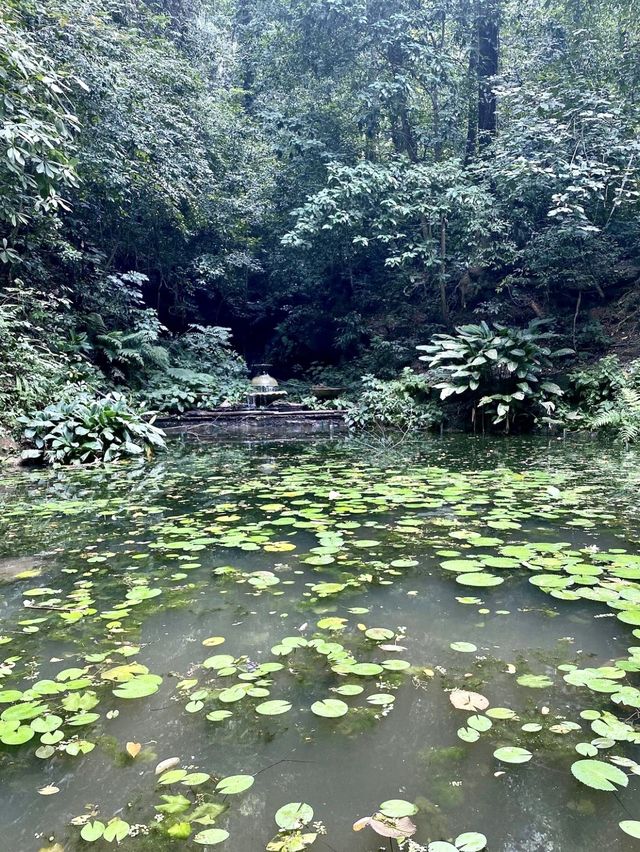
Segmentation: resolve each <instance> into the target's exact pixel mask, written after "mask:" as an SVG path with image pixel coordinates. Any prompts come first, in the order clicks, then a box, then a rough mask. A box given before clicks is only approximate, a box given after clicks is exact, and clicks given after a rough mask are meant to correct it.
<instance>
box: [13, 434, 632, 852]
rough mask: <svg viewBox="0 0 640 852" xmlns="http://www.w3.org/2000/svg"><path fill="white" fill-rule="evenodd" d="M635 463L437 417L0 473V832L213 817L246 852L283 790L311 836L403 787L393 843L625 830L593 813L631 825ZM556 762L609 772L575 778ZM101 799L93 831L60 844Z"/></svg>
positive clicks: (345, 842)
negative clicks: (414, 444) (425, 436)
mask: <svg viewBox="0 0 640 852" xmlns="http://www.w3.org/2000/svg"><path fill="white" fill-rule="evenodd" d="M639 462H640V455H638V454H637V453H633V452H625V451H622V450H620V449H616V448H606V447H604V448H603V447H602V446H600V445H595V444H588V443H587V444H583V443H580V444H567V443H565V442H562V441H557V440H553V441H551V442H548V441H546V440H540V439H537V440H534V439H527V440H524V439H522V440H520V439H511V440H493V441H481V440H474V439H470V438H460V437H453V438H445V439H444V440H437V439H429V440H428V441H427V442H425V443H424V445H422V446H421V447H420V448H419V449H414V450H411V451H409V450H406V449H405V450H403V451H402V452H400V453H396V454H391V455H386V456H384V455H380V454H378V453H377V452H376V450H375V448H373V447H368V446H366V445H363V444H360V445H350V444H349V443H343V442H333V443H313V444H303V443H297V444H288V445H278V444H275V443H274V444H262V445H254V446H238V445H235V446H233V445H229V446H224V445H220V444H217V445H214V444H209V445H198V446H191V447H189V446H182V445H180V444H174V445H173V446H172V447H171V448H170V450H169V452H168V453H167V454H166V455H165V456H164V457H162V458H161V459H160V460H158V461H157V462H155V463H153V464H151V465H149V466H138V467H131V466H129V467H122V466H120V467H113V468H111V469H109V470H106V471H105V470H88V471H86V470H84V471H83V470H71V471H53V472H49V471H47V472H42V471H32V472H20V473H13V472H10V473H7V474H5V476H4V479H3V480H2V481H0V506H1V508H2V513H1V515H0V578H2V579H1V580H0V588H1V591H2V598H1V606H0V637H2V638H0V642H2V643H3V644H1V645H0V651H1V652H2V653H0V660H2V659H4V662H0V675H1V677H2V680H1V682H0V702H1V703H0V710H1V711H2V713H0V739H2V741H3V742H4V743H5V744H4V745H0V761H1V766H2V770H1V771H2V775H1V778H2V796H1V797H0V849H1V850H2V852H5V850H6V851H7V852H9V850H11V852H32V850H35V851H37V850H40V849H47V848H54V849H55V850H56V852H60V850H66V852H68V851H69V850H76V849H82V848H85V849H90V848H93V849H96V850H105V849H113V848H125V849H127V850H128V849H131V850H136V849H140V850H146V849H151V848H153V849H154V850H165V849H167V850H173V849H175V850H189V849H207V848H209V849H213V848H214V847H213V846H212V845H208V846H207V845H206V844H205V843H201V842H199V841H198V840H196V838H198V836H199V835H200V840H202V838H203V835H202V834H201V832H203V831H207V830H211V829H217V830H220V831H221V833H220V834H217V835H216V837H217V838H219V837H223V836H226V835H225V832H228V834H229V836H228V839H226V840H224V841H223V842H221V843H220V845H219V846H216V848H219V849H221V850H224V849H228V850H233V852H258V850H263V849H265V847H266V845H267V844H268V843H269V841H270V840H272V838H274V836H275V835H276V834H277V832H278V826H277V825H276V823H275V821H274V815H275V813H276V811H278V809H279V808H281V807H282V806H283V805H285V804H287V803H289V802H304V803H307V804H308V805H309V806H311V808H313V812H314V814H313V818H312V819H311V820H310V821H309V822H308V824H307V827H306V828H305V829H304V831H305V832H307V833H317V834H318V836H317V838H316V840H315V843H314V845H313V846H312V848H313V849H318V850H322V849H324V850H327V849H328V850H334V852H347V850H348V852H365V850H376V849H379V848H383V849H387V850H388V849H390V848H391V845H390V843H392V841H390V840H386V839H384V838H382V837H379V836H377V835H376V834H375V833H374V832H373V830H372V829H371V828H370V827H367V828H365V829H364V830H362V831H360V832H358V833H356V832H354V831H353V829H352V825H353V823H354V822H355V821H356V820H357V819H358V818H361V817H365V816H368V815H372V814H373V813H374V812H376V811H377V809H378V807H379V806H380V805H381V803H382V802H385V801H387V800H390V799H401V800H406V801H408V802H410V803H415V804H416V805H417V807H418V811H417V813H416V814H415V815H414V816H412V817H411V820H412V821H413V822H414V823H415V826H416V831H415V834H414V835H413V838H412V842H413V843H414V844H415V845H414V846H413V847H411V848H413V849H415V850H418V849H421V848H425V849H426V848H427V847H428V845H429V843H430V842H434V841H438V840H449V841H451V840H452V839H455V838H456V837H457V836H458V835H460V834H461V833H463V832H469V831H473V832H480V833H482V834H484V835H485V836H486V838H487V848H488V849H489V850H492V851H493V852H498V850H499V851H500V852H534V850H535V852H538V850H554V852H575V850H585V852H590V850H594V852H595V850H601V849H605V848H614V847H615V848H616V849H621V850H627V849H635V848H638V847H639V846H640V841H638V840H634V839H632V838H631V837H630V836H628V835H627V834H625V833H624V832H623V831H622V830H621V829H620V827H619V825H618V824H619V822H620V821H623V820H634V819H639V818H640V796H639V791H640V778H638V777H636V776H637V774H640V766H639V765H638V764H636V763H635V760H636V759H638V754H637V751H638V746H637V744H636V740H638V741H640V738H639V737H638V736H637V734H636V733H635V728H634V722H635V720H636V717H637V715H638V709H637V708H638V707H640V692H637V689H636V687H637V686H638V681H639V678H638V674H637V671H638V670H640V647H639V648H635V645H636V643H637V644H638V645H640V642H638V641H637V638H636V636H635V635H634V634H635V632H636V631H637V630H638V627H636V625H640V603H639V601H640V584H639V583H638V579H639V578H640V555H639V554H640V547H639V545H638V540H639V533H640V528H639V527H638V500H637V494H638V486H639V485H640V466H639ZM17 559H19V561H18V562H16V560H17ZM469 578H471V579H469ZM531 580H533V582H531ZM490 584H491V585H490ZM639 635H640V634H639ZM222 640H224V641H222ZM283 640H284V641H283ZM309 643H311V644H309ZM458 643H463V644H458ZM452 645H453V646H454V647H451V646H452ZM223 655H224V656H223ZM636 655H638V656H636ZM271 664H275V665H271ZM366 664H370V665H366ZM594 669H598V671H597V672H595V671H594ZM585 670H586V671H585ZM527 675H533V676H535V677H534V678H533V679H531V678H527ZM345 685H347V687H348V688H347V689H346V690H345V689H344V687H345ZM350 687H356V689H351V688H350ZM336 689H338V690H339V691H338V692H336V691H335V690H336ZM454 689H458V690H464V691H466V692H472V693H476V694H477V695H479V696H481V697H483V698H484V699H486V701H485V702H484V704H483V705H482V706H481V707H479V708H478V710H477V712H469V711H467V710H464V709H457V708H456V707H454V706H453V703H452V701H451V694H452V690H454ZM349 693H353V694H349ZM458 695H459V693H458ZM454 696H455V693H454ZM325 699H332V700H334V701H339V702H343V704H337V705H335V704H334V705H330V706H331V707H332V708H334V709H335V708H338V710H337V712H339V713H341V714H342V715H339V716H336V717H335V718H325V717H323V716H319V715H317V714H316V712H314V711H312V709H311V708H312V705H313V706H314V707H315V709H316V710H318V704H316V702H323V701H324V700H325ZM271 701H277V702H281V703H280V704H279V705H268V704H267V702H271ZM487 701H488V707H487V706H486V703H487ZM343 705H344V706H343ZM323 706H327V705H321V706H320V708H319V709H320V712H323V710H322V707H323ZM274 708H275V709H278V710H282V711H283V712H280V713H278V714H277V715H266V714H265V711H266V712H267V713H268V711H270V710H272V709H274ZM496 708H504V710H503V711H500V710H498V711H497V712H496ZM221 711H222V712H221ZM584 711H587V713H586V718H585V717H584V716H581V713H583V712H584ZM588 711H592V712H591V713H589V712H588ZM607 714H609V715H607ZM611 714H612V715H611ZM504 716H506V717H508V718H501V717H504ZM478 719H480V721H478ZM616 719H617V720H622V723H620V722H616V721H615V720H616ZM489 725H490V727H489ZM523 725H524V726H527V727H528V728H529V730H527V729H525V730H523V728H522V726H523ZM23 739H24V742H23V743H22V744H18V743H19V742H20V741H21V740H23ZM16 741H18V743H17V742H16ZM127 743H134V744H139V745H140V746H141V748H140V751H139V753H138V754H137V756H135V757H130V756H129V755H128V754H127V751H126V744H127ZM580 744H582V745H580ZM577 745H578V747H579V749H581V750H582V753H579V752H578V751H576V746H577ZM503 747H517V748H522V749H526V750H527V752H529V753H530V754H531V756H530V757H527V758H526V762H523V763H519V764H513V763H509V762H504V761H501V760H500V759H498V758H496V757H495V756H494V752H495V751H496V750H497V749H499V748H503ZM132 748H133V750H134V751H135V748H136V746H133V747H132ZM170 758H178V759H179V760H180V763H179V764H178V765H177V766H176V767H175V769H176V770H178V772H177V774H176V775H174V776H173V778H175V780H174V781H173V782H172V776H167V775H163V774H158V775H157V774H156V773H155V769H156V766H157V764H158V763H159V762H160V761H164V760H167V759H170ZM585 759H590V760H596V761H598V762H600V763H601V764H603V765H606V767H612V768H615V769H616V770H617V772H618V773H619V774H620V775H622V780H621V779H620V777H619V776H617V777H616V783H615V784H613V786H614V789H613V790H611V791H606V792H605V791H598V790H594V789H591V788H590V787H589V786H587V785H585V784H584V783H581V782H580V781H579V780H577V779H576V778H574V776H573V775H572V765H575V764H576V762H577V761H580V760H585ZM179 770H184V772H186V773H187V775H186V778H185V777H184V772H182V773H181V772H180V771H179ZM194 773H198V774H195V775H194ZM236 775H248V776H251V778H249V779H248V780H246V781H245V782H244V783H245V784H249V785H250V786H249V787H247V789H245V790H244V791H243V792H240V793H237V794H233V795H224V794H223V791H221V790H218V791H216V789H215V788H216V786H217V784H218V782H219V781H220V779H222V778H225V777H227V776H236ZM205 776H206V777H205ZM165 781H168V782H172V783H164V782H165ZM185 781H186V782H187V783H185ZM39 791H42V792H39ZM47 793H49V795H47ZM163 796H169V797H172V798H170V799H169V800H167V799H163ZM167 804H168V805H169V808H165V812H162V811H158V810H156V808H157V807H159V806H160V807H162V806H164V805H167ZM172 808H173V809H175V810H176V813H174V814H170V813H166V810H167V809H169V810H170V809H172ZM116 816H117V817H118V818H119V819H121V820H123V821H125V822H126V823H127V824H128V825H129V826H130V827H131V828H130V833H129V834H128V835H127V836H125V837H124V838H123V839H122V840H121V841H120V844H119V847H117V843H116V841H115V840H114V841H113V842H111V843H107V842H106V841H105V840H104V838H102V839H99V840H97V841H95V842H89V841H87V840H83V839H82V838H81V831H82V830H83V822H86V821H87V820H88V821H90V822H93V821H95V820H98V821H99V822H101V823H102V824H103V825H106V824H108V822H109V820H111V819H112V818H113V817H116ZM124 830H125V831H126V828H125V829H124ZM171 833H173V835H174V836H173V837H172V836H170V834H171ZM176 835H185V836H176ZM186 835H188V836H186ZM204 838H205V839H206V835H205V836H204ZM279 842H281V843H283V844H286V843H290V846H288V847H287V846H286V845H283V846H282V847H281V848H282V850H283V852H285V850H286V849H287V848H289V849H291V850H293V849H295V848H296V846H295V844H294V840H293V835H292V834H291V833H289V834H287V833H284V834H281V835H280V837H279ZM55 844H58V846H56V845H55ZM393 848H394V849H395V848H397V846H396V844H395V841H393ZM403 848H409V846H408V845H407V844H406V843H405V845H404V847H403ZM436 848H437V847H436Z"/></svg>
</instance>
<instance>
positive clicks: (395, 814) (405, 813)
mask: <svg viewBox="0 0 640 852" xmlns="http://www.w3.org/2000/svg"><path fill="white" fill-rule="evenodd" d="M378 810H379V811H380V813H381V814H384V815H385V816H386V817H389V818H390V819H400V818H401V817H409V816H413V815H414V814H417V813H418V808H417V806H416V805H414V804H412V802H407V801H405V800H404V799H388V800H387V801H386V802H383V803H382V804H381V805H380V807H379V809H378Z"/></svg>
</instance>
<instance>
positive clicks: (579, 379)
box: [565, 355, 627, 413]
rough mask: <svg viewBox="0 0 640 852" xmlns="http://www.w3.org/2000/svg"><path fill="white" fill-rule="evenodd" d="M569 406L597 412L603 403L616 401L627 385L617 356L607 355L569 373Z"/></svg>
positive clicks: (567, 394)
mask: <svg viewBox="0 0 640 852" xmlns="http://www.w3.org/2000/svg"><path fill="white" fill-rule="evenodd" d="M568 378H569V387H568V389H567V393H566V400H565V401H566V402H567V404H568V405H570V406H572V407H574V408H577V409H579V410H580V411H582V412H584V413H587V412H591V413H593V412H595V411H596V410H597V409H598V407H599V406H600V405H602V403H604V402H607V401H611V400H613V399H615V398H616V397H617V396H618V394H619V393H620V391H621V390H622V388H623V387H624V386H625V385H626V383H627V378H626V376H625V373H624V371H623V368H622V364H621V363H620V361H619V359H618V356H617V355H606V356H605V357H604V358H601V359H600V360H599V361H597V362H596V363H595V364H592V365H591V366H589V367H584V368H582V369H580V370H573V371H572V372H571V373H569V377H568Z"/></svg>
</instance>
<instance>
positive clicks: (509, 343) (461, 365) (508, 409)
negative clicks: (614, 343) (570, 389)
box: [417, 320, 573, 431]
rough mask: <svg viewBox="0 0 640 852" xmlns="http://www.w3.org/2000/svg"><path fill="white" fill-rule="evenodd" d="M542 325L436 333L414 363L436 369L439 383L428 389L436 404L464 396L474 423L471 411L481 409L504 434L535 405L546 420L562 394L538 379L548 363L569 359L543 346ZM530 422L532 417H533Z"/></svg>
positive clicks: (547, 335) (469, 327)
mask: <svg viewBox="0 0 640 852" xmlns="http://www.w3.org/2000/svg"><path fill="white" fill-rule="evenodd" d="M547 322H548V321H547V320H534V321H533V322H530V323H529V325H528V326H527V327H526V328H524V329H519V328H510V327H508V326H504V325H499V324H498V323H495V324H493V326H492V327H491V326H489V325H488V324H487V323H486V322H481V323H480V324H479V325H463V326H459V327H458V328H456V334H455V335H451V334H436V335H434V337H433V339H432V342H431V343H430V344H428V345H426V346H418V347H417V348H418V349H420V350H422V351H424V352H426V353H427V354H426V355H421V356H420V360H422V361H426V362H427V363H428V365H429V368H430V369H431V370H437V371H438V373H439V374H440V377H441V380H440V381H437V382H436V383H435V385H434V387H436V388H438V389H439V390H440V399H442V400H444V399H447V398H448V397H450V396H453V395H454V394H456V395H458V396H460V395H462V394H465V395H466V398H467V399H468V400H469V402H470V404H471V412H472V419H473V421H474V422H475V419H476V415H477V410H478V409H479V408H486V409H487V410H488V411H489V412H490V413H491V414H492V416H493V421H492V422H493V423H494V424H497V423H505V426H506V429H507V431H508V430H509V426H510V423H512V422H513V420H514V418H515V416H516V414H517V413H519V412H522V411H523V410H526V411H527V413H533V411H534V407H535V406H539V407H540V408H542V410H543V411H544V413H545V414H546V415H547V416H549V415H551V413H552V412H553V411H554V409H555V406H556V403H557V400H558V399H559V397H560V396H561V395H562V393H563V392H562V389H561V388H560V387H558V385H557V384H555V383H554V382H550V381H544V380H542V377H543V374H544V373H545V372H546V371H548V370H550V369H551V368H552V367H553V359H554V358H556V357H560V356H562V355H569V354H572V352H573V350H571V349H559V350H557V351H555V352H553V351H552V350H551V349H550V348H549V347H548V346H547V345H546V344H547V342H548V341H549V340H551V339H552V338H554V337H556V335H555V334H554V333H553V332H550V331H544V330H543V329H544V328H545V326H546V323H547ZM534 419H535V415H534Z"/></svg>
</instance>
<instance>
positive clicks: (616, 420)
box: [561, 355, 640, 444]
mask: <svg viewBox="0 0 640 852" xmlns="http://www.w3.org/2000/svg"><path fill="white" fill-rule="evenodd" d="M569 380H570V386H569V391H568V393H567V402H568V403H569V405H568V406H567V408H565V410H564V411H563V412H562V417H561V419H562V422H563V424H564V426H565V427H566V428H569V429H571V428H575V429H588V430H590V431H594V432H605V433H607V434H610V435H613V436H615V437H617V438H620V439H621V440H622V441H624V442H625V443H626V444H629V443H632V442H634V441H637V440H638V438H640V359H638V360H636V361H631V362H630V363H629V364H627V365H625V366H623V365H622V364H621V363H620V361H619V360H618V358H617V356H615V355H607V356H606V357H604V358H601V359H600V361H598V362H597V363H596V364H593V365H591V366H590V367H587V368H585V369H582V370H576V371H574V372H573V373H571V374H570V376H569Z"/></svg>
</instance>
